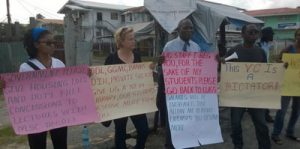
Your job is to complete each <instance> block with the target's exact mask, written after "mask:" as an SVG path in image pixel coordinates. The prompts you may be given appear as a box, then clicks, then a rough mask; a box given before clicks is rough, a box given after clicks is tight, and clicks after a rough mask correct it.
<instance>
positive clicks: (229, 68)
mask: <svg viewBox="0 0 300 149" xmlns="http://www.w3.org/2000/svg"><path fill="white" fill-rule="evenodd" d="M283 74H284V67H283V64H282V63H242V62H239V63H231V62H227V63H226V64H222V67H221V82H220V89H221V90H220V106H224V107H248V108H270V109H279V108H280V103H281V102H280V99H281V96H280V92H281V87H282V80H283Z"/></svg>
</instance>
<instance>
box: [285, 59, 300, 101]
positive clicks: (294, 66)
mask: <svg viewBox="0 0 300 149" xmlns="http://www.w3.org/2000/svg"><path fill="white" fill-rule="evenodd" d="M282 60H283V61H284V62H287V63H288V68H287V70H286V71H285V74H284V79H283V80H284V81H283V89H282V93H281V94H282V95H283V96H300V54H283V59H282Z"/></svg>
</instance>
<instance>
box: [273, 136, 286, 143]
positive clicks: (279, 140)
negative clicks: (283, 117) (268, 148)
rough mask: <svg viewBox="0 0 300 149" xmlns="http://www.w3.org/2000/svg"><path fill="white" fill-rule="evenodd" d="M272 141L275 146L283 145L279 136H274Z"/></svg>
mask: <svg viewBox="0 0 300 149" xmlns="http://www.w3.org/2000/svg"><path fill="white" fill-rule="evenodd" d="M271 139H272V140H273V141H274V143H275V144H277V145H282V144H283V141H282V140H281V139H280V137H279V136H272V137H271Z"/></svg>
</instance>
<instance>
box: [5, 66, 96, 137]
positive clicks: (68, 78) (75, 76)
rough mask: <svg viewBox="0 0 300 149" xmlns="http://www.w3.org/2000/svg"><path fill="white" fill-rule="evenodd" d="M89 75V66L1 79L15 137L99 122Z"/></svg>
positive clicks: (36, 72)
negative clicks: (4, 85) (16, 135)
mask: <svg viewBox="0 0 300 149" xmlns="http://www.w3.org/2000/svg"><path fill="white" fill-rule="evenodd" d="M87 71H88V67H87V66H77V67H67V68H57V69H47V70H39V71H31V72H22V73H10V74H3V75H1V77H2V78H3V79H4V80H5V83H6V87H5V89H4V97H5V102H6V105H7V107H8V113H9V117H10V120H11V123H12V126H13V128H14V130H15V133H16V134H18V135H24V134H31V133H38V132H43V131H47V130H50V129H54V128H59V127H64V126H72V125H79V124H85V123H90V122H94V121H98V120H99V119H98V117H97V111H96V106H95V101H94V100H93V92H92V89H91V81H90V79H89V77H88V75H87Z"/></svg>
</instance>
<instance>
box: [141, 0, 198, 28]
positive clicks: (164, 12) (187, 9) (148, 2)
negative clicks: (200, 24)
mask: <svg viewBox="0 0 300 149" xmlns="http://www.w3.org/2000/svg"><path fill="white" fill-rule="evenodd" d="M144 2H145V7H146V8H147V9H148V10H149V12H150V13H151V14H152V15H153V16H154V18H155V19H156V20H157V21H158V22H159V24H160V25H161V26H162V27H163V28H164V29H165V30H166V31H167V32H168V33H172V31H173V30H175V29H176V27H177V25H178V23H179V21H180V20H182V19H184V18H186V17H187V16H188V15H190V14H191V13H192V12H194V11H195V10H196V8H197V7H196V0H184V1H183V0H171V1H170V0H145V1H144Z"/></svg>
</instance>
